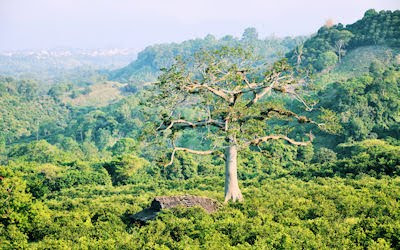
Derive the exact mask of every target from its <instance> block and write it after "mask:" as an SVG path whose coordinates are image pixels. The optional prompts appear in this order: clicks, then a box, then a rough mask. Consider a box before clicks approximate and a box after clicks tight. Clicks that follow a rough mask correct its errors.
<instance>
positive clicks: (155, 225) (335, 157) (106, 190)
mask: <svg viewBox="0 0 400 250" xmlns="http://www.w3.org/2000/svg"><path fill="white" fill-rule="evenodd" d="M396 13H398V12H393V13H390V12H382V13H374V12H372V11H369V12H367V13H366V15H365V17H364V18H363V20H361V21H363V22H364V21H368V20H370V19H371V20H376V23H377V24H376V25H379V26H382V27H384V28H382V29H388V28H386V27H389V26H387V25H389V23H391V22H394V21H393V20H395V18H394V17H393V16H394V15H398V14H396ZM383 15H386V16H390V17H391V18H390V20H392V21H391V22H389V21H387V23H388V24H382V22H385V21H384V20H386V19H384V20H383V19H382V20H381V17H382V16H383ZM368 22H369V21H368ZM363 25H364V24H363ZM347 27H348V26H346V29H347ZM356 27H359V26H353V28H352V29H353V30H351V32H352V33H353V34H354V37H357V32H354V30H355V29H360V28H356ZM330 29H333V28H328V29H325V30H324V31H323V32H322V31H321V32H322V33H323V34H325V35H324V39H328V38H329V39H330V38H332V37H333V36H334V35H341V34H340V32H339V33H336V31H333V30H330ZM335 29H337V28H335ZM337 30H338V31H341V30H344V28H343V29H337ZM396 31H397V30H396ZM321 35H322V34H321ZM318 36H319V35H317V37H318ZM354 37H353V38H351V39H354ZM390 37H393V36H392V35H390V36H389V35H387V36H386V38H385V39H387V40H390V39H391V38H390ZM229 39H231V41H235V43H236V42H239V39H233V38H229V37H226V38H223V39H221V40H216V39H215V40H213V39H212V37H208V38H206V39H204V40H199V41H197V40H193V41H190V42H187V43H183V44H181V45H179V46H183V45H185V46H186V45H187V48H185V49H178V48H179V46H178V45H165V47H166V48H168V49H165V50H164V49H162V50H161V49H160V51H157V53H155V54H153V55H154V56H155V57H154V58H158V59H157V60H156V61H157V63H160V64H157V65H156V66H155V67H159V66H160V65H163V66H168V64H169V63H170V60H172V59H171V57H173V55H175V54H173V53H172V52H171V53H172V54H168V55H167V56H166V57H164V56H162V52H161V51H168V50H169V48H171V50H173V49H172V48H175V49H176V50H177V51H176V53H177V54H182V56H183V58H185V56H186V55H190V54H191V53H192V52H193V50H194V47H192V46H194V45H195V44H196V43H195V42H196V41H197V42H199V43H200V44H201V43H203V42H205V41H207V40H210V41H214V42H215V44H217V43H218V44H219V43H220V42H221V41H222V40H229ZM313 40H314V41H313ZM315 40H316V38H315V37H313V38H311V39H310V40H308V41H307V42H306V43H304V49H307V50H308V49H309V48H311V47H310V46H311V45H310V44H311V43H313V44H314V43H315ZM245 41H247V42H254V41H258V42H260V43H264V42H266V41H264V40H259V39H258V38H257V33H256V31H255V30H254V29H247V30H246V32H245V34H244V36H243V38H242V39H240V42H241V43H243V44H242V45H241V46H243V48H245V49H246V48H247V47H246V46H247V45H246V44H245ZM288 41H289V40H288ZM310 41H311V42H310ZM351 41H353V40H350V42H349V44H348V46H353V45H351V44H352V42H351ZM390 41H392V40H390ZM281 42H282V41H280V42H279V43H278V44H279V46H282V43H281ZM290 42H293V44H292V45H290V46H293V47H294V46H295V42H294V41H293V40H290ZM332 42H333V40H332ZM364 42H365V44H364V45H367V44H368V43H367V40H365V41H364ZM317 43H318V42H317ZM328 44H329V42H328ZM234 45H235V46H237V45H238V44H234ZM390 45H391V46H392V45H393V44H390ZM199 46H200V45H199ZM263 46H264V45H263ZM277 46H278V45H277ZM285 46H286V45H285ZM290 46H289V45H287V47H286V48H289V47H290ZM330 46H332V45H330ZM354 46H358V45H354ZM161 47H163V46H161ZM256 47H257V46H256ZM261 47H262V46H261ZM261 47H258V48H261ZM155 48H157V46H155V47H149V48H148V49H147V50H145V51H146V52H143V54H142V55H141V56H139V58H138V60H140V58H144V57H145V55H149V53H150V51H152V50H154V49H155ZM369 48H370V47H369ZM382 48H383V47H382ZM247 49H248V48H247ZM186 50H187V52H183V51H186ZM173 51H174V50H173ZM332 51H333V50H332V48H329V49H327V50H326V51H324V53H325V54H324V56H323V59H324V60H322V61H321V63H322V65H325V66H323V67H331V66H333V65H334V64H333V62H334V61H336V60H337V61H338V60H339V56H338V55H337V53H336V52H334V51H333V54H332ZM357 51H359V50H357V49H355V50H352V52H349V53H356V52H357ZM153 52H154V51H153ZM392 52H393V53H398V52H397V51H396V50H393V51H392ZM159 53H161V54H159ZM168 53H169V52H168ZM174 53H175V52H174ZM263 53H267V52H263ZM268 53H269V52H268ZM307 53H309V52H307ZM310 53H311V52H310ZM317 54H318V53H317ZM317 54H315V55H317ZM318 55H319V54H318ZM335 56H336V57H335ZM353 56H354V58H355V57H356V56H357V55H353ZM393 57H394V58H395V57H396V55H395V54H394V55H393ZM154 58H153V59H154ZM163 58H164V59H165V60H166V62H163V63H165V64H161V61H159V60H162V59H163ZM271 58H272V57H269V59H268V60H271V61H272V60H273V59H271ZM276 58H277V57H276ZM276 58H275V59H276ZM321 58H322V57H321ZM153 59H151V60H153ZM151 60H150V61H151ZM154 60H155V59H154ZM354 60H355V59H354ZM189 62H190V60H189ZM136 63H138V61H135V62H134V63H133V64H132V65H134V64H136ZM146 63H147V62H146ZM258 63H260V62H258ZM256 65H258V64H257V63H256ZM348 65H350V66H348ZM340 67H342V69H340V70H337V69H338V68H340ZM346 67H347V68H346ZM349 67H351V63H349V64H347V62H346V58H345V57H344V58H342V63H341V64H339V67H337V68H336V70H337V71H336V72H335V74H338V75H339V77H332V78H331V77H330V76H328V77H325V76H326V75H325V74H324V75H322V74H321V73H319V74H317V75H315V77H316V79H317V83H318V84H317V86H314V85H312V84H309V85H307V86H297V87H298V88H302V87H304V88H303V90H304V93H306V94H307V96H305V99H306V101H307V102H308V103H311V102H313V101H314V100H316V101H315V103H316V104H315V106H314V107H313V108H314V109H315V111H318V112H315V113H316V115H310V112H308V111H305V110H304V109H302V108H301V107H302V105H301V103H300V104H299V102H298V101H297V100H295V99H293V98H278V96H275V95H272V96H270V97H268V98H271V99H273V100H275V101H276V103H277V104H279V105H280V106H281V107H282V108H288V109H289V108H290V110H294V111H296V112H297V113H299V114H301V115H310V117H311V118H312V119H315V120H318V119H320V120H329V119H330V120H331V121H332V124H337V126H335V127H333V128H330V129H332V130H335V131H337V134H328V133H325V132H318V131H316V130H313V131H312V132H313V134H314V135H315V139H314V142H313V143H312V144H311V145H308V146H306V147H296V146H293V145H290V144H288V143H286V142H285V141H280V140H278V141H268V142H267V143H264V144H262V145H259V146H254V147H250V148H247V149H245V150H242V151H241V152H240V153H239V159H238V161H239V164H238V168H239V169H238V177H239V185H240V188H241V190H242V193H243V196H244V197H245V200H244V202H242V203H234V204H227V205H224V206H222V207H221V208H220V209H219V210H218V211H217V212H216V213H213V214H208V213H206V212H205V211H204V210H202V209H201V208H191V209H185V208H176V209H172V210H165V211H163V212H162V213H161V214H160V215H159V217H158V218H157V219H156V220H154V221H151V222H150V223H149V224H146V225H139V224H137V223H135V222H134V221H133V220H132V215H133V214H135V213H137V212H139V211H141V210H142V209H143V208H145V207H148V206H149V204H150V202H151V200H152V199H153V198H154V196H157V195H174V194H194V195H201V196H207V197H210V198H214V199H217V200H219V201H223V192H222V191H223V181H224V180H223V176H224V160H223V158H221V157H220V156H219V155H207V156H197V155H192V154H189V153H185V152H177V154H176V155H175V160H174V162H173V164H172V165H169V166H168V167H164V166H163V163H165V161H166V160H167V157H168V156H169V155H168V154H167V152H166V151H165V147H164V146H165V145H162V144H159V143H158V140H156V139H155V140H153V141H150V142H147V143H145V142H144V141H145V140H144V138H143V134H148V133H149V132H152V131H153V130H152V129H154V124H156V123H157V122H160V121H159V118H158V116H159V112H160V111H162V110H163V107H157V106H156V107H151V106H146V105H145V104H146V101H147V102H148V99H149V97H151V96H152V94H154V93H152V92H151V91H149V89H148V88H147V87H144V88H142V89H140V90H139V91H138V92H136V91H135V93H134V94H132V95H129V96H125V97H124V98H123V99H122V100H120V101H118V102H116V103H114V104H110V105H107V106H104V107H74V106H71V105H66V104H64V103H63V100H62V98H60V97H61V96H64V95H65V94H70V91H71V88H69V87H68V85H56V86H55V87H54V88H52V89H51V91H46V92H43V91H41V90H40V88H38V86H37V85H38V84H37V83H36V82H34V81H27V80H26V81H25V80H16V79H12V78H5V77H3V78H0V204H1V206H0V249H21V248H25V249H77V248H78V249H99V248H101V249H168V248H171V249H188V248H190V249H204V248H207V249H332V248H333V249H399V248H400V201H399V197H400V126H399V124H400V68H399V65H398V64H393V61H392V60H387V61H385V60H379V61H374V62H373V63H368V67H367V69H363V70H360V72H359V73H358V74H357V75H353V76H351V77H350V76H349V75H346V76H344V74H342V73H343V72H344V70H347V71H350V69H349ZM363 67H365V66H363ZM343 68H346V69H343ZM124 70H126V69H124ZM140 70H143V69H142V68H141V69H140ZM142 72H144V71H142ZM299 72H300V71H299ZM151 73H152V74H153V73H154V71H153V69H152V70H151ZM152 77H154V75H152ZM140 78H141V79H143V80H144V81H147V80H146V78H142V76H140ZM57 86H58V87H57ZM72 88H74V86H72ZM313 90H315V91H313ZM242 112H244V111H243V110H242ZM179 113H180V115H181V118H183V117H184V118H186V119H194V118H197V117H199V112H198V109H196V107H190V105H186V106H184V107H181V108H180V109H179ZM296 124H297V121H296ZM270 126H272V129H277V130H279V131H281V132H282V133H285V134H288V135H291V136H293V137H294V138H295V137H296V135H302V134H304V133H308V132H309V129H310V127H308V126H298V127H297V126H293V121H291V120H290V119H287V120H285V119H283V120H282V119H279V121H278V119H277V120H273V121H271V122H270ZM256 128H257V126H255V128H253V130H256ZM206 132H207V131H201V130H193V131H184V132H183V133H182V134H179V135H180V139H179V145H182V146H185V147H193V146H195V147H196V148H199V149H204V148H207V147H208V146H209V145H208V144H207V143H205V139H204V138H203V137H202V134H205V133H206ZM247 132H249V131H247ZM250 132H252V131H250ZM256 132H257V131H256ZM242 136H246V134H243V135H242ZM160 156H161V157H160Z"/></svg>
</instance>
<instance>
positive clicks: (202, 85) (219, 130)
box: [151, 48, 324, 202]
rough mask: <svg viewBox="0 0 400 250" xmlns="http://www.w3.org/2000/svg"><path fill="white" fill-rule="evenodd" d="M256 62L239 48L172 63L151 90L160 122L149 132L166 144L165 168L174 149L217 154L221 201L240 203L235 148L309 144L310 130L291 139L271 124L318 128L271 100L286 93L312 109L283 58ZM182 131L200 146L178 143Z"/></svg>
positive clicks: (249, 54)
mask: <svg viewBox="0 0 400 250" xmlns="http://www.w3.org/2000/svg"><path fill="white" fill-rule="evenodd" d="M257 62H259V61H257V60H256V59H255V58H254V57H253V55H252V53H251V52H249V51H245V50H243V49H241V48H222V49H220V50H218V51H213V52H212V53H210V52H203V53H201V54H200V53H199V54H198V55H197V57H196V60H195V63H194V64H191V65H188V64H186V63H185V62H183V61H182V60H179V59H178V60H177V62H176V63H175V64H174V65H173V66H172V67H170V68H168V69H164V73H163V74H162V75H161V76H160V78H159V81H158V82H157V83H156V84H155V89H154V90H153V93H154V94H155V96H153V98H152V100H151V102H152V104H153V105H155V106H158V107H161V108H160V109H161V110H160V112H159V114H158V115H159V116H158V119H160V121H161V124H158V125H157V126H155V127H154V129H153V130H154V131H157V133H156V134H158V135H162V136H159V137H158V138H162V139H163V140H168V141H169V143H168V145H169V146H170V147H171V150H172V152H171V155H170V156H171V157H170V159H168V162H166V165H170V164H173V162H174V156H175V153H176V152H177V151H185V152H188V153H193V154H198V155H210V154H216V155H223V157H225V162H226V164H225V165H226V167H225V176H226V177H225V202H227V201H229V200H232V201H241V200H242V199H243V197H242V193H241V191H240V189H239V184H238V178H237V156H238V151H240V149H243V148H245V147H249V146H250V147H252V146H255V147H256V148H259V147H257V146H258V145H260V144H262V143H265V142H267V141H270V140H285V141H286V142H288V143H289V144H292V145H298V146H305V145H308V144H310V143H311V141H312V134H311V132H310V133H309V134H304V135H302V136H300V137H298V139H297V140H296V139H292V138H291V137H289V136H288V134H285V133H284V132H283V130H281V131H280V130H279V126H275V128H276V127H278V129H273V128H272V126H271V123H272V122H273V121H274V122H275V124H278V125H279V123H277V121H280V120H286V121H288V120H294V121H297V122H298V123H302V124H309V125H312V126H316V127H323V126H324V125H323V124H317V123H316V122H314V121H312V120H311V119H309V118H307V117H305V116H301V115H299V114H297V113H295V112H292V111H289V110H287V109H285V108H284V105H278V104H277V102H276V101H274V100H276V99H277V98H276V96H277V95H279V94H286V95H289V96H290V98H294V99H297V100H299V101H300V103H301V104H302V105H303V106H304V107H305V109H304V110H307V111H311V110H312V109H313V107H312V106H310V105H308V104H307V103H306V102H305V101H304V100H303V99H302V98H301V97H300V96H299V95H298V94H297V93H296V92H295V89H296V87H299V86H301V84H299V83H298V82H296V81H295V79H294V77H293V75H292V73H291V70H290V68H289V66H288V64H287V63H286V60H281V61H278V62H276V63H274V64H273V65H270V66H267V65H265V64H261V63H257ZM268 96H269V97H268ZM184 109H186V110H188V109H189V110H192V113H191V115H190V117H184V114H185V112H183V111H184ZM186 113H187V112H186ZM189 118H190V119H189ZM297 122H296V123H297ZM186 129H194V130H196V133H197V134H199V135H202V137H203V139H204V140H202V141H203V143H201V145H200V144H199V145H190V146H189V147H183V146H182V145H179V144H180V141H179V137H180V136H181V135H182V132H181V131H182V130H186ZM205 147H207V149H206V150H204V149H205Z"/></svg>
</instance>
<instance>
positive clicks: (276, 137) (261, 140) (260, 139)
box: [245, 132, 313, 146]
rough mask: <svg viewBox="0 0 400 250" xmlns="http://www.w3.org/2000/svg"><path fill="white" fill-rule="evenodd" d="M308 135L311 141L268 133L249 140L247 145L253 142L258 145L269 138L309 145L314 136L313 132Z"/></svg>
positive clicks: (298, 144)
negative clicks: (296, 139)
mask: <svg viewBox="0 0 400 250" xmlns="http://www.w3.org/2000/svg"><path fill="white" fill-rule="evenodd" d="M308 137H309V138H310V140H309V141H306V142H300V141H295V140H293V139H291V138H289V137H287V136H286V135H268V136H264V137H260V138H257V139H254V140H251V141H249V142H246V143H245V145H247V146H248V145H251V144H254V145H258V144H260V143H262V142H266V141H269V140H285V141H287V142H289V143H290V144H292V145H296V146H307V145H310V144H311V142H312V140H313V136H312V134H311V132H310V134H308Z"/></svg>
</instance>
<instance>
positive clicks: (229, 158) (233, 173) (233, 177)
mask: <svg viewBox="0 0 400 250" xmlns="http://www.w3.org/2000/svg"><path fill="white" fill-rule="evenodd" d="M225 157H226V162H225V202H228V201H229V200H231V199H232V201H233V202H236V201H242V200H243V196H242V192H240V189H239V183H238V178H237V146H236V145H231V146H229V147H227V148H226V152H225Z"/></svg>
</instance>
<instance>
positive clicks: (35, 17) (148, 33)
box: [0, 0, 400, 51]
mask: <svg viewBox="0 0 400 250" xmlns="http://www.w3.org/2000/svg"><path fill="white" fill-rule="evenodd" d="M370 8H375V9H377V10H382V9H385V10H387V9H391V10H395V9H400V0H335V1H326V0H242V1H237V0H195V1H192V0H143V1H140V0H0V50H2V51H4V50H20V49H41V48H55V47H72V48H111V47H123V48H134V49H137V50H139V49H142V48H144V47H145V46H147V45H151V44H154V43H161V42H180V41H183V40H186V39H191V38H196V37H204V36H205V35H207V34H209V33H210V34H213V35H215V36H217V37H221V36H223V35H226V34H231V35H234V36H240V35H241V33H242V32H243V30H244V29H245V28H246V27H250V26H251V27H256V28H257V30H258V32H259V34H260V36H261V37H265V36H268V35H271V34H275V35H277V36H287V35H308V34H311V33H313V32H315V31H316V30H317V29H318V28H319V27H320V26H321V25H323V24H324V22H325V20H326V19H328V18H332V19H333V20H334V21H335V22H341V23H343V24H348V23H352V22H354V21H355V20H357V19H359V18H361V17H362V15H363V13H364V12H365V11H366V10H367V9H370Z"/></svg>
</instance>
